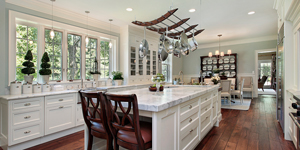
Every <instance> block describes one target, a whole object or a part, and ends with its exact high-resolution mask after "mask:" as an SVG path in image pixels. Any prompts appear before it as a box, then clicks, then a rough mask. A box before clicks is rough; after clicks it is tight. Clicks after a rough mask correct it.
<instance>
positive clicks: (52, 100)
mask: <svg viewBox="0 0 300 150" xmlns="http://www.w3.org/2000/svg"><path fill="white" fill-rule="evenodd" d="M71 102H75V94H64V95H55V96H46V106H48V105H59V104H64V103H71Z"/></svg>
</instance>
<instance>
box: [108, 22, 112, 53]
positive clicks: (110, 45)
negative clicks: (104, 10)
mask: <svg viewBox="0 0 300 150" xmlns="http://www.w3.org/2000/svg"><path fill="white" fill-rule="evenodd" d="M108 21H109V44H108V46H109V48H112V43H111V22H112V21H113V20H112V19H109V20H108Z"/></svg>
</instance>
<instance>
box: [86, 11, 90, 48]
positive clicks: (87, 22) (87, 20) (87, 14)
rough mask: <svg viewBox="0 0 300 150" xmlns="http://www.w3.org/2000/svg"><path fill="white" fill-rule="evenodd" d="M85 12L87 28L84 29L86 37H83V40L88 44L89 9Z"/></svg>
mask: <svg viewBox="0 0 300 150" xmlns="http://www.w3.org/2000/svg"><path fill="white" fill-rule="evenodd" d="M85 13H86V16H87V17H86V18H87V19H86V26H87V29H86V37H85V42H86V44H88V43H89V13H90V11H85Z"/></svg>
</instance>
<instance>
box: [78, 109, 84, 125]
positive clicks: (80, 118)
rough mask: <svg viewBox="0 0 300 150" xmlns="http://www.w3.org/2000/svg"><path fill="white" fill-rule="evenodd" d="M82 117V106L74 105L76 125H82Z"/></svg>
mask: <svg viewBox="0 0 300 150" xmlns="http://www.w3.org/2000/svg"><path fill="white" fill-rule="evenodd" d="M83 124H84V119H83V115H82V106H81V104H77V105H76V126H79V125H83Z"/></svg>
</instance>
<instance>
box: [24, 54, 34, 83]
mask: <svg viewBox="0 0 300 150" xmlns="http://www.w3.org/2000/svg"><path fill="white" fill-rule="evenodd" d="M24 59H25V60H26V61H25V62H23V64H22V65H23V66H24V67H25V68H23V69H22V70H21V72H22V73H23V74H26V75H24V80H25V83H32V81H33V75H31V74H34V73H35V70H34V68H33V67H34V63H33V62H31V61H32V59H33V56H32V53H31V50H28V51H27V53H26V55H25V57H24Z"/></svg>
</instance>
